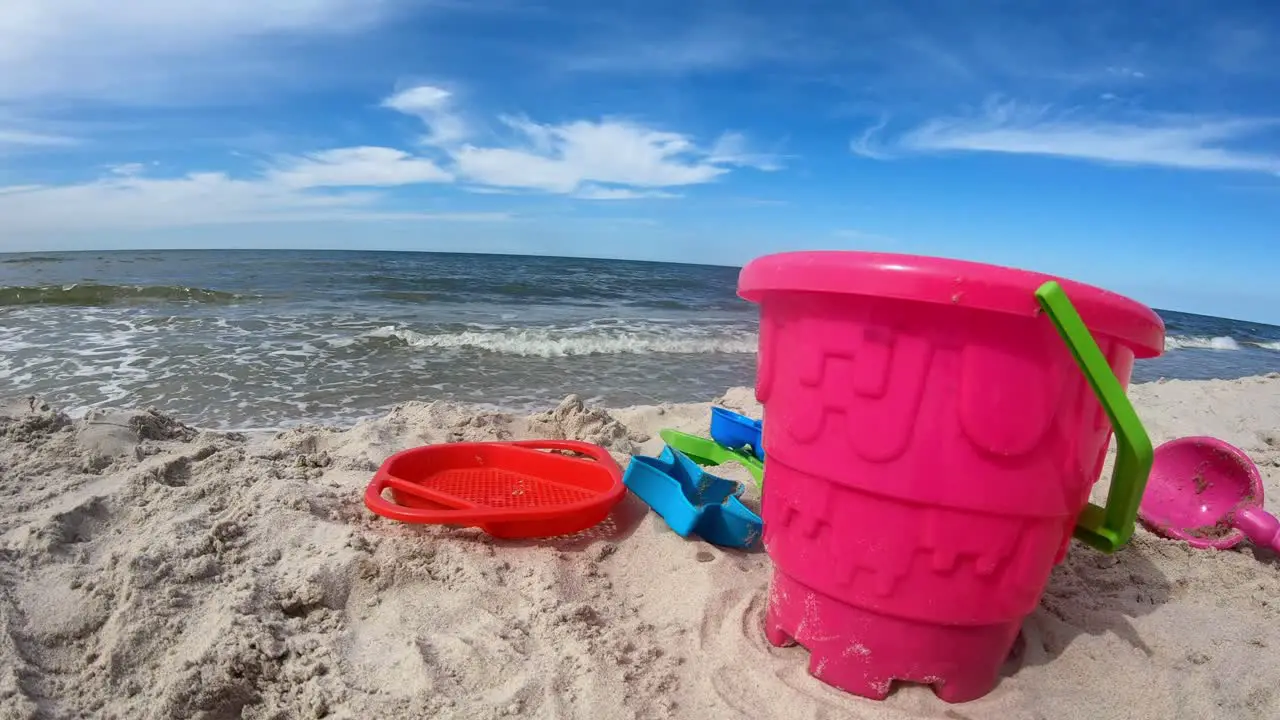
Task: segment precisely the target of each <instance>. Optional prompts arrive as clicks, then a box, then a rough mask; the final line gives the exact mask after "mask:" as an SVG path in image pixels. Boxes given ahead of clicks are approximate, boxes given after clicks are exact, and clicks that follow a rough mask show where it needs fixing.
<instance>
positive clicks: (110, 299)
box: [0, 283, 244, 307]
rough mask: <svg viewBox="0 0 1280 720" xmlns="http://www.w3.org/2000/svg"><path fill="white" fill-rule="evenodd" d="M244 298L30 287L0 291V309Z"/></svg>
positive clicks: (142, 288) (187, 291)
mask: <svg viewBox="0 0 1280 720" xmlns="http://www.w3.org/2000/svg"><path fill="white" fill-rule="evenodd" d="M242 299H244V296H242V295H238V294H236V293H230V292H224V291H222V290H208V289H205V288H193V287H184V286H181V285H98V284H94V283H75V284H72V285H30V286H6V287H0V307H14V306H19V305H71V306H90V307H93V306H101V305H115V304H118V303H146V302H177V303H210V304H229V303H234V302H237V301H239V300H242Z"/></svg>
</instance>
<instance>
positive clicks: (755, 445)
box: [711, 406, 764, 460]
mask: <svg viewBox="0 0 1280 720" xmlns="http://www.w3.org/2000/svg"><path fill="white" fill-rule="evenodd" d="M760 427H761V422H760V421H759V420H755V419H752V418H749V417H747V416H746V415H740V414H738V413H736V412H734V411H732V410H729V409H726V408H722V407H719V406H713V407H712V408H711V439H712V440H715V441H716V442H718V443H720V444H721V445H724V446H725V447H727V448H732V449H734V450H741V449H742V448H744V447H750V448H751V452H752V453H754V454H755V456H756V457H757V458H759V459H761V460H764V446H763V445H762V444H761V443H760V432H761V431H760Z"/></svg>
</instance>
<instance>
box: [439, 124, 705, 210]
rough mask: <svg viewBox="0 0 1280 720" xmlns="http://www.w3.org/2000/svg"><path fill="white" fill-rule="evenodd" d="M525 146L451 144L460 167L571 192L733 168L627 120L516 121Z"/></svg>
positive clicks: (694, 180)
mask: <svg viewBox="0 0 1280 720" xmlns="http://www.w3.org/2000/svg"><path fill="white" fill-rule="evenodd" d="M517 129H518V130H520V131H521V132H522V133H523V134H524V135H525V136H526V137H527V139H528V142H527V144H526V146H525V147H517V148H506V147H476V146H474V145H465V146H463V147H461V148H458V149H457V150H456V151H454V152H453V161H454V163H455V165H456V167H457V171H458V173H459V174H460V175H462V176H464V177H466V178H467V179H469V180H471V181H473V182H478V183H481V184H484V185H495V186H498V187H519V188H530V189H536V190H545V191H548V192H555V193H564V194H570V193H573V192H574V191H576V190H577V189H578V187H579V186H581V185H582V184H584V183H588V182H596V183H608V184H613V185H623V186H630V187H641V188H663V187H677V186H682V185H697V184H701V183H707V182H711V181H712V180H714V179H716V178H717V177H720V176H721V175H723V174H725V173H727V172H729V169H728V167H725V165H724V164H718V163H713V162H711V161H710V159H709V158H708V157H707V155H706V154H705V153H704V152H702V151H701V150H699V149H698V147H697V146H696V145H695V144H694V143H693V141H692V140H691V139H690V138H689V137H688V136H686V135H683V134H680V133H673V132H665V131H661V130H653V129H651V128H647V127H644V126H642V125H638V124H635V123H632V122H628V121H625V120H601V121H590V120H577V121H574V122H570V123H566V124H563V125H540V124H537V123H533V122H525V123H524V124H522V125H519V126H517Z"/></svg>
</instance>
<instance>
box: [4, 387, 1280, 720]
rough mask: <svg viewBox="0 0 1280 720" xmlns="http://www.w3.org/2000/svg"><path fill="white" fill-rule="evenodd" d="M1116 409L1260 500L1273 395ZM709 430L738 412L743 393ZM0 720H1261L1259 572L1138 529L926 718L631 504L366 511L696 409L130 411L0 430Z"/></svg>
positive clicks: (1265, 688)
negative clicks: (508, 452) (970, 689)
mask: <svg viewBox="0 0 1280 720" xmlns="http://www.w3.org/2000/svg"><path fill="white" fill-rule="evenodd" d="M1133 397H1134V398H1135V402H1136V404H1137V405H1138V407H1139V411H1140V413H1141V414H1142V415H1143V417H1144V419H1145V420H1146V422H1147V424H1148V427H1149V429H1150V430H1151V432H1152V435H1153V438H1154V439H1155V440H1156V441H1157V442H1158V441H1163V440H1166V439H1169V438H1171V437H1174V436H1177V435H1186V434H1210V435H1216V436H1219V437H1222V438H1224V439H1226V440H1228V441H1231V442H1233V443H1236V444H1238V445H1240V446H1241V447H1243V448H1245V449H1246V450H1248V451H1249V452H1250V454H1251V455H1253V457H1254V459H1255V460H1256V461H1258V463H1259V464H1260V465H1261V466H1262V467H1263V471H1264V473H1265V474H1266V477H1267V483H1268V491H1269V492H1271V493H1272V496H1273V497H1274V498H1280V468H1278V467H1277V465H1278V464H1280V447H1278V446H1280V379H1277V378H1269V379H1246V380H1239V381H1234V382H1203V383H1200V382H1168V383H1159V384H1150V385H1142V386H1138V387H1136V388H1135V389H1134V391H1133ZM726 403H727V404H729V405H730V406H734V407H738V408H740V409H745V410H748V411H751V412H758V407H757V406H755V404H754V401H753V400H752V399H751V397H750V393H749V391H746V390H741V389H739V390H735V391H732V392H730V393H729V394H728V396H727V398H726ZM0 416H3V417H0V498H2V499H3V505H2V506H0V627H3V632H2V633H0V718H3V719H6V720H7V719H8V718H81V717H86V718H88V717H92V718H128V719H130V720H132V719H134V718H211V719H212V718H241V717H243V718H295V717H335V718H384V719H387V720H391V719H393V718H427V717H442V718H444V717H447V718H493V717H503V716H519V717H530V718H608V719H611V720H612V719H614V718H691V719H693V718H699V719H701V718H715V719H718V718H767V717H786V718H794V719H800V718H869V719H876V720H880V719H884V720H887V719H889V718H952V719H953V720H965V719H968V720H982V719H985V718H991V719H999V720H1019V719H1021V718H1027V719H1031V718H1055V719H1056V718H1090V719H1091V720H1120V719H1121V718H1126V719H1127V718H1162V719H1167V718H1173V717H1180V718H1260V719H1262V718H1265V719H1268V720H1271V719H1274V718H1277V717H1280V663H1277V662H1276V660H1275V659H1276V658H1277V657H1280V565H1278V563H1277V560H1276V558H1275V557H1274V556H1271V555H1270V554H1266V553H1261V552H1259V553H1256V554H1255V552H1253V551H1252V550H1250V549H1247V547H1245V548H1242V549H1240V550H1235V551H1229V552H1221V553H1217V552H1211V551H1193V550H1191V549H1189V548H1187V547H1186V546H1184V545H1182V544H1179V543H1175V542H1170V541H1165V540H1161V539H1158V538H1156V537H1154V536H1152V535H1150V534H1148V533H1146V532H1145V531H1142V530H1140V531H1139V533H1138V535H1137V536H1136V537H1135V540H1134V542H1133V543H1132V544H1131V545H1130V546H1129V547H1128V548H1126V549H1125V550H1123V551H1122V552H1121V553H1118V554H1116V555H1114V556H1104V555H1101V554H1099V553H1096V552H1093V551H1091V550H1089V549H1087V548H1085V547H1082V546H1076V547H1074V548H1073V549H1072V552H1071V554H1070V556H1069V558H1068V560H1067V562H1066V563H1064V565H1063V566H1061V567H1060V568H1058V570H1057V571H1056V572H1055V574H1054V576H1053V580H1052V582H1051V585H1050V587H1049V590H1048V592H1047V594H1046V596H1045V598H1044V600H1043V602H1042V603H1041V607H1040V609H1038V610H1037V611H1036V612H1035V613H1034V614H1033V615H1032V616H1031V617H1030V618H1029V619H1028V621H1027V622H1026V624H1025V627H1024V632H1023V640H1021V641H1020V642H1019V649H1018V650H1017V651H1016V653H1015V655H1014V657H1013V658H1012V659H1011V660H1010V663H1009V665H1008V669H1007V672H1006V677H1005V678H1004V679H1003V680H1002V682H1001V683H1000V685H999V687H998V688H997V689H996V690H995V691H994V692H993V693H991V694H990V695H989V696H987V697H986V698H983V699H982V700H979V701H977V702H974V703H969V704H965V705H956V706H948V705H945V704H943V703H941V702H940V701H938V700H936V699H935V698H934V696H933V695H932V693H931V692H929V691H928V690H926V689H923V688H918V687H906V688H903V689H901V690H899V691H898V692H897V693H895V694H894V695H893V696H891V697H890V698H889V699H888V700H887V701H885V702H882V703H876V702H872V701H868V700H863V699H860V698H856V697H853V696H850V695H846V694H844V693H841V692H839V691H836V690H833V689H831V688H829V687H827V686H825V685H823V684H822V683H820V682H818V681H817V680H814V679H813V678H811V677H809V675H808V674H807V672H806V663H807V659H808V658H807V654H806V652H805V651H804V650H803V649H801V648H786V649H775V648H772V647H770V646H769V645H768V644H767V643H766V642H765V640H764V637H763V633H762V631H761V619H762V614H763V610H764V593H765V589H766V583H767V580H768V573H769V560H768V558H767V557H766V556H765V555H764V554H762V553H744V552H733V551H724V550H721V549H719V548H716V547H713V546H709V545H707V544H705V543H703V542H700V541H696V540H684V539H681V538H679V537H677V536H676V535H675V534H674V533H672V532H671V531H670V530H668V529H667V528H666V526H665V525H664V524H663V522H662V521H661V519H660V518H658V517H657V516H656V515H654V514H653V513H650V512H647V511H646V508H645V507H644V505H643V504H642V503H640V501H638V500H637V499H636V498H634V497H630V496H629V497H628V498H627V500H626V501H625V502H624V503H623V504H622V505H620V506H619V508H618V510H617V512H616V513H615V514H614V516H613V517H612V518H611V519H610V521H608V522H607V524H606V525H605V526H602V527H601V528H599V529H597V530H596V531H595V532H592V533H589V534H587V535H586V536H584V537H577V538H568V539H561V540H554V541H538V542H534V541H528V542H500V541H494V540H492V539H490V538H488V537H487V536H485V535H483V534H482V533H479V532H478V531H474V530H451V529H446V528H438V527H413V526H406V525H402V524H398V523H395V522H391V521H387V520H383V519H380V518H377V517H375V516H373V515H372V514H371V513H369V512H368V511H367V510H366V509H365V508H364V506H363V504H362V501H361V494H362V492H363V489H364V486H365V484H366V482H367V481H368V479H369V477H370V475H371V473H372V471H373V470H374V469H375V468H376V467H377V465H378V463H380V462H381V461H382V459H383V458H385V457H386V456H387V455H388V454H389V453H391V452H393V451H395V450H399V449H402V448H405V447H409V446H412V445H416V444H421V443H427V442H443V441H448V440H459V439H495V438H497V439H506V438H513V437H536V436H543V437H556V436H561V437H573V438H579V439H584V440H588V441H593V442H598V443H601V444H604V445H606V446H608V447H610V448H611V449H612V450H615V451H617V452H618V453H619V458H620V459H624V458H625V456H626V454H627V453H629V452H631V451H633V450H635V451H642V452H656V451H657V449H658V448H659V447H660V440H658V438H657V430H658V429H659V428H662V427H675V428H678V429H685V430H690V431H705V427H706V423H707V418H708V406H707V405H685V406H664V407H638V408H627V409H625V410H618V411H610V412H608V413H606V412H604V411H601V410H598V409H590V408H584V407H582V406H581V404H579V403H574V402H566V403H565V404H563V405H562V406H561V407H560V408H559V409H558V410H556V411H555V412H553V413H548V414H543V415H538V416H533V417H528V418H521V417H510V416H506V415H501V414H493V413H474V412H473V411H472V410H470V409H468V408H465V407H460V406H451V405H445V404H433V405H422V404H409V405H405V406H402V407H400V408H397V409H396V410H395V411H393V412H391V413H390V414H389V415H388V416H386V417H384V418H382V419H379V420H375V421H371V422H365V423H362V424H360V425H358V426H356V427H354V428H352V429H349V430H346V431H341V432H340V431H337V430H327V429H318V428H308V429H300V430H293V431H289V432H285V433H282V434H279V435H278V436H274V437H255V438H245V437H242V436H235V435H226V434H213V433H198V432H196V431H193V430H190V429H188V428H185V427H183V426H181V425H180V424H178V423H177V422H175V421H174V420H172V419H170V418H166V417H164V416H160V415H156V414H148V413H100V414H98V415H96V416H94V417H90V418H86V419H85V420H83V421H76V422H71V421H68V420H67V419H66V418H65V417H64V416H61V415H58V414H56V413H55V412H53V411H51V410H49V409H48V408H41V407H39V406H38V403H37V406H35V407H34V408H33V407H32V406H30V405H29V404H28V403H27V402H26V401H21V402H18V403H15V404H13V405H11V406H9V407H7V409H4V410H3V411H0Z"/></svg>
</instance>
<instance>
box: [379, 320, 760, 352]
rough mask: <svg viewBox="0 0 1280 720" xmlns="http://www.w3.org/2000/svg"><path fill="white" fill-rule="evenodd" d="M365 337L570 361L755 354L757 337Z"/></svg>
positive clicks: (562, 333)
mask: <svg viewBox="0 0 1280 720" xmlns="http://www.w3.org/2000/svg"><path fill="white" fill-rule="evenodd" d="M365 337H368V338H377V339H386V340H394V341H397V342H401V343H404V344H405V345H408V346H410V347H416V348H436V349H446V350H484V351H487V352H492V353H497V354H500V355H517V356H522V357H544V358H552V357H569V356H580V355H624V354H648V353H663V354H674V355H701V354H707V353H754V352H755V351H756V336H755V334H754V333H750V332H745V331H743V332H733V331H729V332H720V333H717V334H707V333H705V332H701V333H699V332H695V331H693V330H689V329H687V328H686V329H684V330H683V331H675V330H673V331H667V332H660V333H659V332H653V331H651V330H627V329H621V328H611V329H599V328H595V329H584V328H509V329H503V330H467V331H462V332H446V333H421V332H418V331H416V330H410V329H407V328H400V327H396V326H394V325H387V326H384V327H380V328H377V329H375V330H372V331H370V332H368V333H366V335H365Z"/></svg>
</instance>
